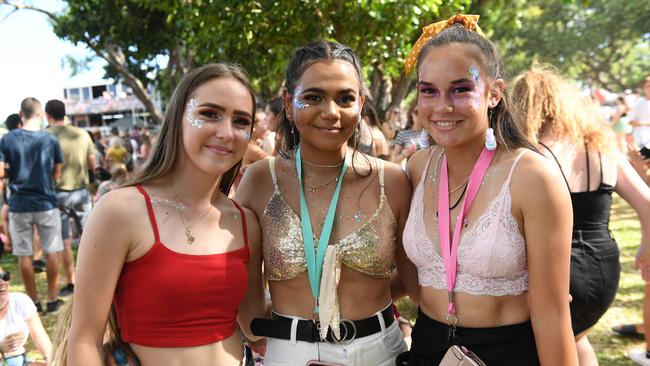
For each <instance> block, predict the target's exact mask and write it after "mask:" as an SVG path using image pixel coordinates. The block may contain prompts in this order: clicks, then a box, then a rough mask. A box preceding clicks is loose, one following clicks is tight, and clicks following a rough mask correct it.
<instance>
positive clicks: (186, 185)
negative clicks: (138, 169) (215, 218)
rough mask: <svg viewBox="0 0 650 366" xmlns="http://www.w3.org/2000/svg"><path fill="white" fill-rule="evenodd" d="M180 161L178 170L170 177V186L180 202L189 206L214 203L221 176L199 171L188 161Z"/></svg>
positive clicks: (177, 166) (177, 165)
mask: <svg viewBox="0 0 650 366" xmlns="http://www.w3.org/2000/svg"><path fill="white" fill-rule="evenodd" d="M183 160H184V159H179V161H178V162H177V164H176V168H175V169H174V171H172V173H171V174H170V175H169V182H168V183H169V184H170V185H173V186H172V187H171V188H172V189H173V193H175V194H176V195H178V200H179V201H181V202H183V203H185V204H187V205H188V206H197V205H198V206H203V205H205V204H207V203H209V202H212V201H214V199H215V198H216V196H217V194H218V193H219V192H218V190H219V181H220V180H221V176H220V175H219V176H215V175H209V174H205V173H204V172H202V171H200V170H199V169H197V168H196V167H195V166H194V165H193V164H191V163H190V162H188V161H185V162H183Z"/></svg>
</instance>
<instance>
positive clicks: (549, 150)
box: [511, 141, 571, 192]
mask: <svg viewBox="0 0 650 366" xmlns="http://www.w3.org/2000/svg"><path fill="white" fill-rule="evenodd" d="M539 144H540V145H542V146H544V148H545V149H546V150H548V152H550V153H551V156H553V159H555V162H556V163H557V166H558V167H559V168H560V173H562V178H564V183H566V187H567V188H568V189H569V192H571V187H569V181H568V180H567V179H566V175H564V170H562V165H560V162H559V161H558V160H557V157H556V156H555V154H553V150H551V149H549V147H548V146H546V144H544V143H543V142H541V141H540V142H539ZM511 173H512V172H511Z"/></svg>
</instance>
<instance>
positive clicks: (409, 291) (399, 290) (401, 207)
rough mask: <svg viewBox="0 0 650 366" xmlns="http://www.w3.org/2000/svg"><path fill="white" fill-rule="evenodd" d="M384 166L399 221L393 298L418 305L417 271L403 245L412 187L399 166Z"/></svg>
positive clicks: (392, 290)
mask: <svg viewBox="0 0 650 366" xmlns="http://www.w3.org/2000/svg"><path fill="white" fill-rule="evenodd" d="M384 166H385V167H384V176H385V181H386V184H385V189H386V196H387V197H388V203H389V204H390V207H391V208H392V209H393V215H394V216H395V219H396V221H397V230H396V233H395V265H396V267H397V271H395V272H394V273H393V276H392V277H391V296H392V298H393V300H397V299H399V298H401V297H403V296H406V295H409V297H410V298H411V300H412V301H413V302H414V303H416V304H417V301H418V292H419V286H418V275H417V271H416V269H415V266H414V265H413V263H411V261H410V260H409V259H408V257H407V256H406V252H405V251H404V246H403V245H402V234H403V232H404V225H405V224H406V219H407V218H408V214H409V209H410V206H411V185H410V183H409V181H408V178H407V177H406V174H404V171H403V170H402V169H401V168H400V167H399V166H398V165H395V164H391V163H387V162H385V163H384Z"/></svg>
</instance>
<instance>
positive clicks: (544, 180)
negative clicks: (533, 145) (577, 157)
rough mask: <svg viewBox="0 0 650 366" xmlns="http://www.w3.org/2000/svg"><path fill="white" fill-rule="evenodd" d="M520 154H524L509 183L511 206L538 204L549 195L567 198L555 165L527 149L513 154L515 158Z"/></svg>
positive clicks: (562, 181) (565, 188)
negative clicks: (522, 203) (529, 203)
mask: <svg viewBox="0 0 650 366" xmlns="http://www.w3.org/2000/svg"><path fill="white" fill-rule="evenodd" d="M525 150H526V151H525ZM524 151H525V153H524ZM521 153H524V154H523V156H521V158H520V159H519V161H518V162H517V165H516V166H515V167H514V168H513V169H514V170H513V172H512V179H511V183H510V187H511V188H510V189H511V194H512V198H513V205H517V204H516V202H530V201H532V202H538V203H539V202H541V201H544V200H545V199H547V198H548V197H549V196H550V195H558V194H559V195H562V194H565V193H566V195H567V196H568V189H567V187H566V184H565V182H564V179H563V178H562V172H561V171H560V169H559V168H558V166H557V164H555V163H554V162H552V161H550V160H549V159H548V158H546V157H545V156H544V155H541V154H539V153H537V152H535V151H531V150H528V149H523V148H521V149H517V150H515V151H514V152H513V154H514V155H515V156H519V154H521Z"/></svg>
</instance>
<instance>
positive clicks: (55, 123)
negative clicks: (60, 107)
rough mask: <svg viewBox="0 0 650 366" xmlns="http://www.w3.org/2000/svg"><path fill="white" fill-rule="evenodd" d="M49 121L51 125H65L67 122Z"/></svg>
mask: <svg viewBox="0 0 650 366" xmlns="http://www.w3.org/2000/svg"><path fill="white" fill-rule="evenodd" d="M48 122H49V123H50V125H51V126H63V125H64V124H65V121H64V120H60V121H57V120H51V121H48Z"/></svg>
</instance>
